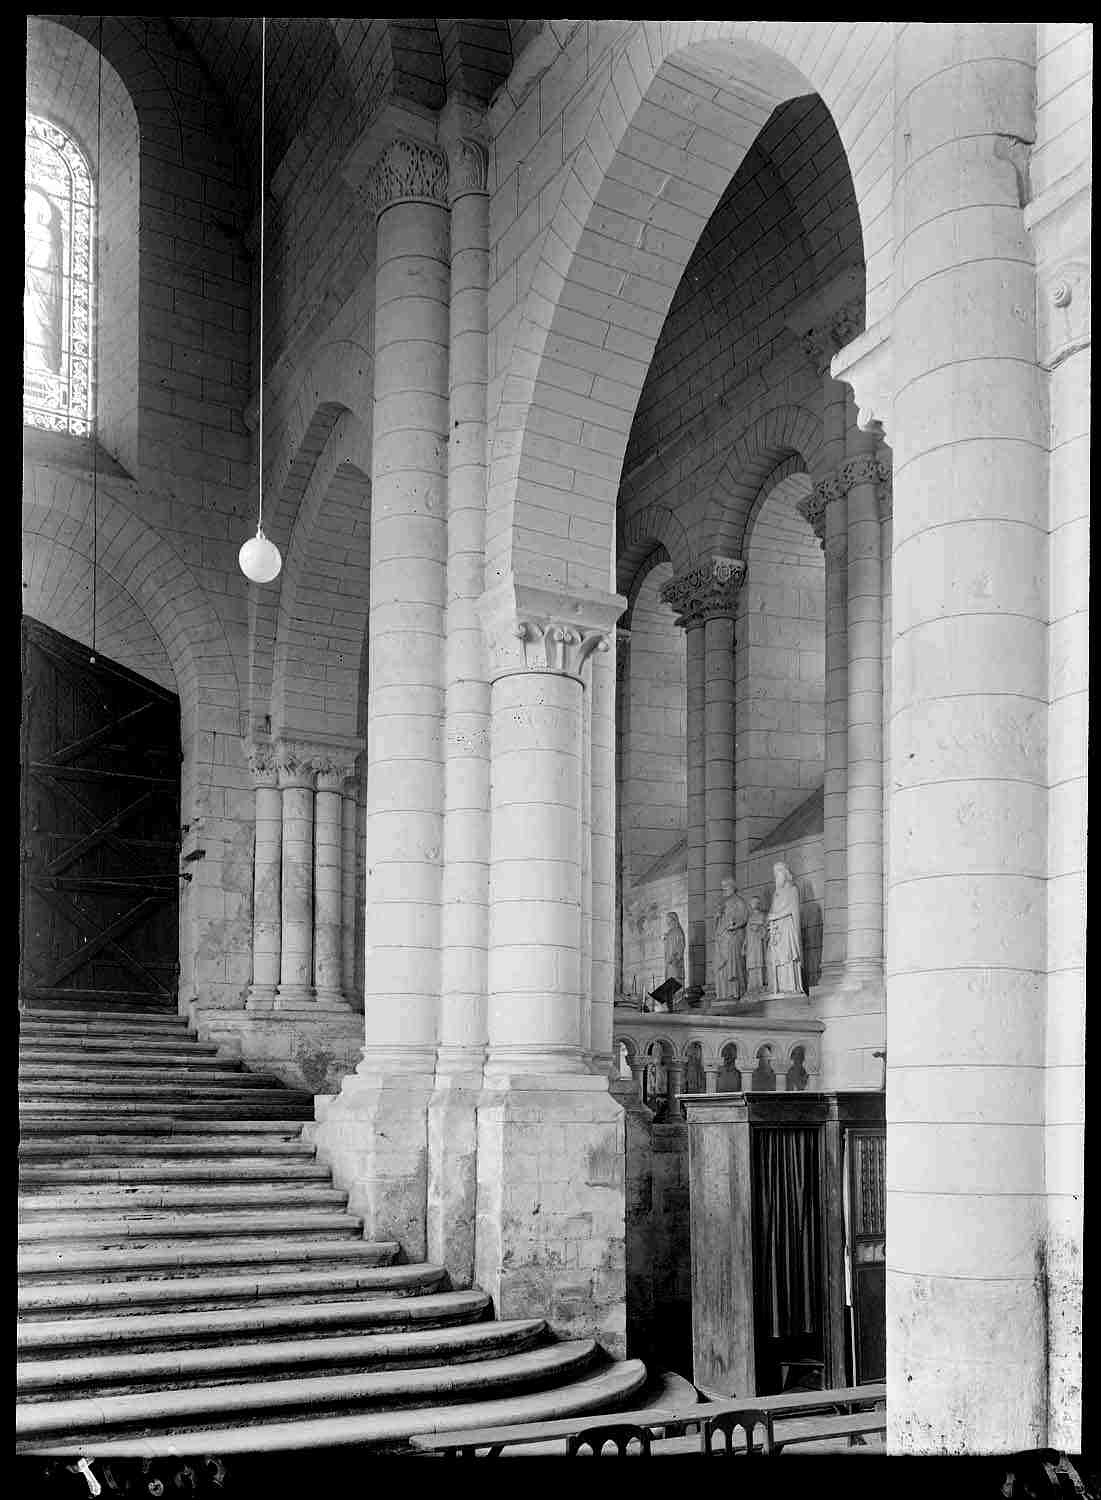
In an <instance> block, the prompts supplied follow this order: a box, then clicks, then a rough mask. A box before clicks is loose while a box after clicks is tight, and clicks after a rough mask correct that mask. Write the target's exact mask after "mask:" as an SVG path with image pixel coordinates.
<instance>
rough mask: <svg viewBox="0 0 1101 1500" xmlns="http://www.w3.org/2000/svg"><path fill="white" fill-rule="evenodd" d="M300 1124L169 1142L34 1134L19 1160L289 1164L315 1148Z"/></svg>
mask: <svg viewBox="0 0 1101 1500" xmlns="http://www.w3.org/2000/svg"><path fill="white" fill-rule="evenodd" d="M301 1128H302V1127H301V1124H300V1123H295V1125H294V1127H293V1129H294V1134H293V1135H291V1134H290V1132H289V1130H288V1132H287V1133H286V1135H280V1134H273V1135H270V1136H267V1135H260V1134H255V1135H243V1134H242V1135H230V1134H229V1133H228V1132H227V1133H226V1134H225V1135H216V1136H191V1137H187V1138H184V1139H173V1138H171V1137H170V1136H161V1135H155V1134H154V1135H152V1136H148V1137H147V1136H143V1135H136V1134H135V1135H115V1136H102V1135H99V1136H97V1135H92V1134H88V1135H81V1136H78V1137H76V1138H75V1139H74V1140H71V1141H68V1140H65V1139H54V1138H52V1137H50V1136H34V1137H33V1138H32V1139H30V1140H26V1141H21V1142H20V1143H19V1158H20V1160H21V1161H22V1162H24V1163H26V1164H29V1165H32V1166H42V1167H46V1166H50V1167H53V1166H57V1167H67V1166H71V1167H86V1168H91V1167H93V1166H95V1167H126V1166H130V1165H133V1166H135V1167H137V1166H141V1165H143V1164H145V1163H148V1164H149V1165H150V1166H156V1165H159V1164H161V1163H163V1164H164V1165H165V1166H166V1167H167V1166H170V1165H172V1164H173V1163H175V1164H176V1165H179V1166H188V1165H189V1164H190V1163H191V1162H192V1161H194V1162H195V1163H196V1164H198V1165H200V1166H201V1165H202V1164H203V1163H205V1162H210V1163H211V1164H212V1165H217V1163H218V1162H219V1161H220V1160H224V1159H232V1158H234V1157H249V1158H256V1159H260V1158H263V1159H268V1158H271V1159H272V1160H273V1161H275V1162H278V1161H284V1162H291V1161H296V1160H306V1159H310V1160H312V1159H313V1157H314V1156H315V1155H316V1151H317V1148H316V1147H315V1146H313V1145H312V1144H311V1143H310V1142H309V1141H304V1140H302V1139H301V1137H300V1135H299V1134H298V1132H299V1131H300V1130H301Z"/></svg>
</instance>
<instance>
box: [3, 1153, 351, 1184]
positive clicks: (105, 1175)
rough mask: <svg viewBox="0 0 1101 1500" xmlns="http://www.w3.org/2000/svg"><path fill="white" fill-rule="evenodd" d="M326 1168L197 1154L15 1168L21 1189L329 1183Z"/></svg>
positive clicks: (305, 1163) (314, 1164) (315, 1164)
mask: <svg viewBox="0 0 1101 1500" xmlns="http://www.w3.org/2000/svg"><path fill="white" fill-rule="evenodd" d="M330 1175H331V1174H330V1172H329V1169H328V1167H326V1166H324V1165H323V1164H322V1163H321V1162H316V1161H308V1160H305V1159H304V1160H301V1161H280V1160H279V1159H278V1158H273V1159H272V1160H264V1159H263V1158H259V1159H257V1158H256V1157H253V1156H244V1155H242V1156H225V1157H196V1158H195V1159H194V1160H191V1161H182V1162H181V1161H175V1160H173V1159H172V1158H171V1157H160V1158H151V1159H148V1160H146V1159H138V1160H135V1161H129V1162H128V1161H127V1160H126V1158H125V1157H117V1158H111V1159H105V1158H104V1157H97V1158H96V1159H95V1161H94V1164H93V1162H92V1161H90V1160H89V1161H88V1162H85V1163H78V1164H74V1163H69V1164H66V1165H60V1164H58V1165H53V1164H51V1165H50V1166H28V1165H26V1164H25V1163H24V1165H22V1166H21V1167H20V1169H19V1183H20V1186H21V1187H26V1188H30V1189H39V1188H52V1187H85V1186H87V1187H92V1186H95V1185H100V1184H101V1185H103V1186H105V1187H119V1186H123V1185H126V1186H131V1185H132V1186H134V1187H140V1186H143V1185H146V1184H148V1185H150V1186H152V1185H155V1184H157V1183H164V1184H166V1185H170V1184H173V1183H185V1182H194V1183H204V1182H210V1183H230V1182H249V1183H252V1182H256V1183H260V1182H270V1183H279V1182H287V1183H293V1182H328V1181H329V1178H330Z"/></svg>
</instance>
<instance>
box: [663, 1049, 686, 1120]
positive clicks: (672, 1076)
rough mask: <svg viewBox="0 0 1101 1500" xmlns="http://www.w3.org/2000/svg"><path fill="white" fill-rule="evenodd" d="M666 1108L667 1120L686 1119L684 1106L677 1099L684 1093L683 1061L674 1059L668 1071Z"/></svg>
mask: <svg viewBox="0 0 1101 1500" xmlns="http://www.w3.org/2000/svg"><path fill="white" fill-rule="evenodd" d="M666 1079H667V1082H666V1085H665V1087H666V1095H665V1098H666V1107H665V1118H666V1119H667V1120H670V1121H675V1120H683V1119H684V1106H683V1104H681V1102H680V1100H679V1099H678V1098H677V1095H678V1094H683V1093H684V1062H683V1059H681V1058H679V1057H677V1058H674V1059H673V1060H672V1061H671V1062H670V1063H669V1065H668V1067H667V1069H666Z"/></svg>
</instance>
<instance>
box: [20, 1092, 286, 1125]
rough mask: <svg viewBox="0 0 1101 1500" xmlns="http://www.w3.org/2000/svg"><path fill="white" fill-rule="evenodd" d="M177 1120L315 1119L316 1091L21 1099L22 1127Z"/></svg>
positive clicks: (220, 1121) (223, 1121) (226, 1122)
mask: <svg viewBox="0 0 1101 1500" xmlns="http://www.w3.org/2000/svg"><path fill="white" fill-rule="evenodd" d="M158 1116H163V1117H165V1118H169V1119H174V1120H188V1119H191V1120H205V1121H208V1122H210V1123H211V1124H220V1125H221V1127H222V1128H223V1129H224V1128H225V1126H226V1124H232V1125H233V1126H235V1127H236V1126H238V1125H240V1124H241V1123H243V1122H244V1121H245V1120H250V1119H253V1120H262V1119H292V1118H296V1119H298V1120H312V1119H313V1095H312V1094H307V1095H304V1096H302V1098H301V1099H300V1100H299V1099H297V1098H296V1097H295V1096H294V1094H293V1093H291V1091H290V1090H289V1089H288V1090H287V1093H286V1095H282V1096H278V1097H277V1096H275V1095H274V1094H273V1095H272V1096H271V1097H266V1096H264V1095H262V1094H261V1095H260V1096H259V1097H256V1096H253V1097H252V1098H249V1099H244V1098H240V1097H237V1098H233V1099H142V1100H133V1099H75V1100H73V1101H72V1102H71V1103H69V1104H67V1105H63V1101H62V1100H60V1099H27V1100H22V1099H21V1100H20V1102H19V1121H20V1129H23V1128H25V1127H24V1122H25V1123H26V1124H27V1125H32V1126H33V1125H35V1124H37V1123H38V1122H39V1121H42V1120H48V1121H50V1122H51V1123H57V1124H61V1123H63V1122H64V1121H65V1120H66V1118H68V1119H69V1121H70V1122H71V1124H72V1127H73V1128H74V1129H80V1128H81V1125H82V1124H83V1123H84V1122H87V1121H93V1122H95V1123H96V1128H97V1129H99V1128H101V1127H100V1123H99V1122H101V1121H103V1122H108V1123H110V1124H111V1125H112V1128H114V1122H115V1121H120V1120H126V1119H130V1120H132V1121H133V1122H134V1124H135V1125H138V1124H139V1123H140V1124H141V1125H142V1126H143V1127H144V1126H145V1124H146V1123H148V1124H155V1123H156V1120H157V1117H158Z"/></svg>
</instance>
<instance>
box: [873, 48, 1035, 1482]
mask: <svg viewBox="0 0 1101 1500" xmlns="http://www.w3.org/2000/svg"><path fill="white" fill-rule="evenodd" d="M1035 37H1036V26H1035V24H1034V23H1019V24H1018V23H1004V24H1001V23H999V24H984V23H943V24H941V23H938V24H937V25H935V26H925V25H898V26H896V28H895V52H894V61H895V83H894V98H895V101H896V105H895V109H896V115H895V127H894V146H895V179H894V199H893V218H894V256H895V259H894V312H893V325H892V333H891V361H892V369H893V373H892V378H891V386H892V389H893V393H894V399H893V416H892V419H891V423H890V431H889V433H888V436H889V438H890V441H891V446H892V449H893V454H894V476H893V488H894V538H893V541H894V557H893V567H892V572H893V592H894V598H893V619H892V632H893V643H892V649H893V672H892V684H893V702H892V710H893V716H892V729H891V785H892V806H891V836H890V877H889V928H890V931H889V941H888V953H889V964H890V966H889V971H888V1006H889V1012H888V1030H889V1036H890V1045H889V1048H888V1058H887V1117H888V1128H887V1222H888V1224H889V1226H890V1232H889V1234H888V1238H887V1384H888V1398H887V1414H888V1445H889V1447H890V1448H891V1449H892V1450H893V1451H895V1452H945V1451H960V1450H963V1449H966V1450H969V1451H975V1452H999V1451H1013V1452H1021V1451H1023V1450H1027V1449H1035V1448H1038V1447H1041V1446H1043V1445H1044V1444H1045V1443H1046V1441H1047V1432H1046V1411H1047V1393H1046V1380H1047V1347H1046V1330H1047V1310H1046V1307H1045V1302H1044V1269H1043V1267H1044V1254H1045V1236H1044V1222H1045V1221H1044V1150H1043V1145H1044V1129H1043V1119H1044V1084H1043V1070H1042V1069H1041V1068H1040V1067H1039V1066H1038V1065H1037V1064H1038V1061H1039V1059H1040V1058H1042V1057H1043V1055H1044V1053H1043V1049H1044V1015H1045V985H1044V978H1043V972H1044V968H1045V957H1046V955H1045V917H1046V910H1045V908H1046V902H1047V880H1046V876H1047V859H1046V848H1045V845H1046V836H1045V835H1046V829H1047V826H1048V807H1047V789H1046V779H1047V712H1048V709H1047V699H1048V679H1047V648H1048V632H1047V617H1048V526H1049V521H1048V514H1047V504H1046V467H1047V446H1048V432H1047V403H1046V393H1045V390H1044V387H1043V383H1042V380H1041V377H1040V371H1039V369H1038V366H1037V362H1036V328H1035V321H1034V316H1035V312H1034V310H1035V306H1036V286H1035V273H1034V269H1033V265H1032V255H1031V247H1030V245H1029V243H1028V240H1027V237H1026V235H1025V232H1024V225H1023V223H1022V214H1021V202H1022V199H1023V195H1024V193H1025V192H1026V191H1027V184H1026V181H1025V175H1024V172H1025V169H1024V161H1023V155H1026V154H1027V147H1026V146H1025V145H1024V143H1025V142H1027V141H1029V140H1031V139H1033V136H1034V130H1035V112H1034V57H1033V49H1034V46H1035ZM992 1393H996V1399H992Z"/></svg>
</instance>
